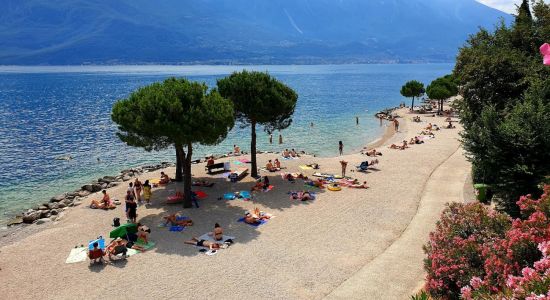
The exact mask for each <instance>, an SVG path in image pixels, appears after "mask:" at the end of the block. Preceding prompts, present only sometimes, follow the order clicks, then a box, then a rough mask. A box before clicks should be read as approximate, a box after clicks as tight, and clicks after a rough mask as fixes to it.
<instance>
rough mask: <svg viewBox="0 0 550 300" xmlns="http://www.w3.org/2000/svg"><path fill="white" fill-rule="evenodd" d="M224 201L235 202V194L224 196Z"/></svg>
mask: <svg viewBox="0 0 550 300" xmlns="http://www.w3.org/2000/svg"><path fill="white" fill-rule="evenodd" d="M223 199H225V200H233V199H235V194H233V193H227V194H223Z"/></svg>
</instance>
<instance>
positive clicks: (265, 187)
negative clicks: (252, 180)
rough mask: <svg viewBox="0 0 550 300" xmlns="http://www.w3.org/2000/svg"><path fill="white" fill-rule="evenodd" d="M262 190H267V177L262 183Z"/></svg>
mask: <svg viewBox="0 0 550 300" xmlns="http://www.w3.org/2000/svg"><path fill="white" fill-rule="evenodd" d="M262 188H263V189H264V190H267V189H268V188H269V177H267V176H264V182H263V186H262Z"/></svg>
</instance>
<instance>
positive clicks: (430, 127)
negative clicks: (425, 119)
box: [424, 123, 433, 130]
mask: <svg viewBox="0 0 550 300" xmlns="http://www.w3.org/2000/svg"><path fill="white" fill-rule="evenodd" d="M432 128H433V125H432V123H428V126H426V128H424V129H426V130H432Z"/></svg>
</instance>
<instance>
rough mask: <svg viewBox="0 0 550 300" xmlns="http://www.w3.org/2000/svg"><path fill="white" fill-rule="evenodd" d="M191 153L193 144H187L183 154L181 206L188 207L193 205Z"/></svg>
mask: <svg viewBox="0 0 550 300" xmlns="http://www.w3.org/2000/svg"><path fill="white" fill-rule="evenodd" d="M192 155H193V145H191V144H187V155H184V169H183V172H184V173H185V174H184V176H183V195H184V196H183V207H184V208H190V207H192V206H193V202H192V201H191V200H192V199H191V157H192Z"/></svg>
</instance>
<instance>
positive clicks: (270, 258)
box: [0, 110, 459, 299]
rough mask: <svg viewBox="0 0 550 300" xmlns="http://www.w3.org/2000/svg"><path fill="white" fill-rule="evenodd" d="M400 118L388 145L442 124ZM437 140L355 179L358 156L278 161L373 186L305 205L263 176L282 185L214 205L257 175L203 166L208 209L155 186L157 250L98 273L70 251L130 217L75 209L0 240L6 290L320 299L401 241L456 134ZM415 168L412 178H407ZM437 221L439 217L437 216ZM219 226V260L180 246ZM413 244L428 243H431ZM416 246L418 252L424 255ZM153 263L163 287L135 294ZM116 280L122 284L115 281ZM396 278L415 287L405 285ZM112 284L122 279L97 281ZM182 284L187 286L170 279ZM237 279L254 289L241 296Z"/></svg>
mask: <svg viewBox="0 0 550 300" xmlns="http://www.w3.org/2000/svg"><path fill="white" fill-rule="evenodd" d="M396 113H398V114H400V115H401V117H402V119H400V120H399V121H400V123H401V124H402V125H403V126H402V127H400V131H399V132H397V133H394V134H391V131H389V132H386V136H385V138H384V139H385V145H390V144H391V143H396V142H399V141H402V140H403V139H404V138H410V137H412V136H414V135H416V132H419V131H421V128H422V127H423V126H426V125H427V123H428V122H432V123H433V122H439V124H441V122H442V120H443V119H442V118H438V117H436V118H431V117H429V116H422V118H423V119H424V121H423V123H413V122H412V121H411V117H412V115H411V114H409V113H408V112H407V111H406V110H401V111H398V112H396ZM401 120H403V121H401ZM387 128H390V129H391V128H392V126H388V127H387ZM386 131H388V130H386ZM436 135H437V138H436V139H429V140H427V142H426V144H424V145H414V146H411V148H410V149H407V150H405V151H400V150H389V149H388V148H387V147H385V146H384V147H380V149H379V150H380V151H381V152H383V153H384V155H383V156H379V157H377V159H378V160H379V161H380V163H379V165H376V166H375V167H376V168H374V169H372V170H369V172H367V173H359V172H353V166H354V165H357V164H359V163H360V162H361V161H364V160H367V159H368V160H371V159H370V158H367V157H366V156H365V155H362V154H360V153H357V152H354V153H349V154H345V155H343V156H335V157H331V158H319V157H302V158H300V159H295V160H283V161H282V163H283V166H284V167H287V170H288V171H289V172H296V171H298V172H303V173H304V175H307V176H311V175H312V173H313V172H315V171H316V170H300V168H298V167H299V166H300V165H304V164H308V163H318V164H319V165H320V166H321V172H328V173H332V174H339V172H340V170H341V167H340V163H339V161H340V160H341V159H344V160H346V161H349V162H350V164H349V165H348V168H349V172H350V173H348V174H347V175H349V176H352V177H355V178H358V180H360V181H368V185H369V187H370V188H369V189H366V190H361V189H348V188H345V189H343V190H342V191H340V192H332V191H327V190H317V191H316V192H317V199H316V200H315V201H311V202H309V201H308V202H307V203H304V202H300V201H292V200H289V199H288V191H289V190H296V189H299V188H302V186H301V185H297V184H291V183H289V182H288V181H285V180H282V179H281V176H278V175H279V174H277V173H266V172H262V173H263V174H262V175H270V177H271V178H270V181H271V184H272V185H273V186H274V187H275V188H274V189H273V190H272V191H270V192H268V193H261V192H260V193H258V194H256V195H255V198H254V199H252V201H242V200H235V201H221V200H216V198H217V197H218V196H220V195H223V193H226V192H228V191H229V192H234V191H239V190H244V189H250V187H251V186H252V185H254V180H253V179H252V178H250V177H249V176H247V177H245V178H244V179H242V180H241V181H239V182H237V183H229V182H228V181H227V180H226V179H224V178H222V177H221V176H209V175H206V173H205V172H204V166H203V165H202V164H199V165H193V174H194V177H193V178H195V179H197V180H208V181H210V182H214V183H215V185H214V186H213V187H211V188H199V189H200V190H202V191H204V192H206V193H207V194H208V195H209V196H208V197H207V198H206V199H204V200H200V201H199V202H200V206H201V208H200V209H196V208H191V209H184V210H182V208H181V205H176V206H168V205H166V204H165V203H164V201H163V199H166V197H167V196H169V195H172V194H174V192H175V191H177V190H178V189H181V187H182V185H181V184H180V183H174V184H170V185H168V186H165V187H161V188H156V189H154V190H153V202H152V205H151V206H149V207H144V206H140V208H138V214H139V221H140V222H142V223H143V224H146V225H148V226H150V228H152V233H151V239H152V240H153V241H155V242H156V247H155V248H154V249H152V250H149V251H147V252H145V253H143V254H139V255H136V256H134V257H131V258H129V259H128V261H127V262H124V263H108V264H106V265H103V266H100V267H87V266H86V265H87V263H79V264H66V263H65V259H66V258H67V255H68V252H69V250H70V249H72V248H74V246H75V245H80V244H81V243H86V242H87V241H88V240H90V239H93V238H94V237H97V235H103V236H108V233H109V231H110V230H111V228H112V227H111V225H110V224H111V221H112V219H113V217H120V218H123V217H122V216H123V214H124V212H123V208H117V209H115V210H110V211H103V210H91V209H89V208H87V207H84V206H85V205H80V206H77V207H75V208H74V209H71V211H70V213H67V214H65V215H64V216H63V217H62V218H61V219H60V220H56V221H55V222H47V223H46V224H43V225H42V226H32V225H29V226H25V227H24V228H23V229H22V230H19V232H18V233H17V234H16V233H14V234H13V235H7V237H4V238H0V264H1V265H0V267H1V269H0V281H2V282H3V283H4V285H3V291H4V294H5V295H6V296H7V297H10V298H14V299H30V298H33V297H35V296H37V295H41V296H42V297H43V298H45V299H59V298H63V299H66V298H73V299H74V298H79V297H85V296H86V297H90V296H91V297H99V296H100V295H105V294H110V293H116V291H120V289H123V290H125V291H128V294H126V296H127V297H128V298H136V297H145V298H161V297H170V295H172V296H173V295H176V294H177V295H183V296H182V297H186V296H189V297H190V295H195V297H203V298H219V297H221V298H230V299H236V298H242V297H244V296H252V297H264V298H285V299H322V298H324V297H325V296H327V295H329V294H331V292H332V291H334V290H335V289H337V288H338V287H339V286H340V285H342V283H343V282H345V281H347V280H348V279H349V278H351V277H352V276H353V275H354V274H356V273H357V272H358V271H359V270H361V269H362V268H363V267H364V266H366V265H368V264H369V263H370V262H372V261H373V260H374V259H375V258H376V257H378V256H380V255H381V254H382V253H384V252H385V249H388V247H390V246H391V245H393V244H394V243H396V241H398V240H399V237H400V236H401V234H402V233H403V232H404V230H405V229H406V228H408V227H410V226H412V225H411V224H413V223H411V222H412V220H414V219H415V215H416V213H417V209H418V207H419V201H420V200H419V199H420V196H421V195H422V194H423V190H424V186H425V182H426V180H427V179H428V178H430V176H431V174H432V173H433V171H434V170H435V169H437V168H438V166H439V165H441V163H442V162H443V161H445V160H446V159H447V157H448V156H449V155H451V154H452V153H453V152H454V151H455V149H456V147H458V146H459V141H458V139H457V137H458V130H441V131H439V132H437V133H436ZM373 143H374V144H380V143H381V140H375V141H373V142H370V143H369V144H373ZM335 152H336V151H335ZM275 157H280V156H279V155H276V154H260V155H259V156H258V162H259V165H262V164H263V163H265V162H266V161H267V159H273V158H275ZM411 157H414V159H411ZM220 161H231V159H222V160H220ZM231 163H232V164H233V163H234V161H233V162H231ZM164 170H165V171H167V172H168V174H169V175H172V174H173V173H174V171H175V169H174V168H170V167H169V168H167V169H164ZM409 170H410V171H409ZM412 170H414V176H411V172H412ZM159 171H160V170H157V171H154V172H150V173H146V175H140V180H142V181H143V180H145V179H147V178H156V177H157V176H158V174H159ZM285 171H286V170H285ZM125 191H126V188H125V186H124V185H119V186H116V187H113V188H112V189H111V190H110V191H109V193H110V195H111V197H112V198H115V197H120V196H121V195H123V194H124V193H125ZM94 197H97V194H92V195H90V196H88V197H86V198H84V199H83V200H82V201H83V202H82V203H84V204H87V203H89V202H87V201H90V199H94ZM254 207H258V208H259V209H260V210H263V211H265V212H269V213H272V214H274V215H276V218H274V219H272V220H270V221H269V222H268V223H267V224H266V225H264V226H261V227H258V228H252V227H251V226H247V225H245V224H242V223H237V222H236V220H237V219H238V218H240V217H241V216H242V215H243V213H244V211H246V210H252V209H254ZM178 211H182V212H183V213H184V214H185V216H188V217H190V218H191V219H192V220H193V221H194V223H195V224H194V225H193V226H191V227H189V228H186V229H185V230H184V231H183V232H181V233H173V232H169V231H168V230H167V229H162V228H158V227H157V226H156V225H157V224H158V223H159V222H161V221H162V216H164V215H166V214H170V213H175V212H178ZM434 214H438V213H437V212H436V211H435V210H434ZM419 220H420V221H422V222H423V224H431V223H432V222H433V223H435V219H434V220H432V219H431V218H430V219H426V218H420V219H419ZM214 222H218V223H220V224H221V225H222V226H223V228H224V230H225V231H226V232H227V234H229V235H231V236H235V237H236V239H235V241H236V243H235V244H234V245H232V246H231V247H230V248H228V249H226V250H222V251H220V253H219V254H217V255H216V256H207V255H204V254H201V253H200V252H197V248H196V247H192V246H186V245H184V243H183V242H184V241H185V240H188V239H190V238H191V237H193V236H201V235H202V234H204V233H205V232H209V231H211V230H212V226H213V223H214ZM366 228H367V229H368V230H365V229H366ZM312 232H313V233H314V234H312ZM417 238H418V239H419V240H420V241H426V240H427V238H428V237H427V236H425V237H424V236H422V237H420V236H418V237H417ZM327 241H330V242H329V243H327ZM45 244H48V245H55V246H54V247H55V249H56V251H54V252H51V251H41V249H42V250H43V247H44V245H45ZM342 245H347V246H346V247H342ZM304 249H308V251H303V250H304ZM350 249H351V250H350ZM410 251H413V252H417V253H418V254H419V255H421V253H422V249H416V248H414V249H410ZM259 265H260V266H262V268H264V269H266V270H269V276H257V274H254V272H242V269H243V268H253V267H254V266H256V267H257V266H259ZM151 268H154V269H155V272H158V273H159V274H163V280H162V281H159V282H157V283H156V284H155V285H154V286H151V287H150V288H149V287H148V286H145V287H142V288H139V289H136V288H135V286H136V282H138V281H139V280H140V279H142V278H144V276H147V274H150V270H151ZM414 268H415V270H414V272H421V271H422V266H421V265H414ZM205 269H222V270H224V276H223V277H212V276H211V274H209V273H208V272H206V273H205V272H204V271H203V270H205ZM54 270H55V271H54ZM181 270H188V271H187V273H188V274H187V275H188V276H184V277H183V278H182V276H181ZM380 275H381V276H382V275H383V274H380ZM121 276H124V278H126V279H127V280H124V281H120V280H118V281H117V278H118V279H119V278H121ZM399 280H408V281H406V283H407V284H405V281H399ZM399 280H398V282H396V284H402V285H403V286H408V284H409V283H410V281H411V280H414V281H415V283H416V280H417V278H416V277H407V276H403V278H399ZM105 281H108V282H110V281H113V282H114V281H117V282H118V283H119V284H117V285H116V286H114V285H102V284H100V282H105ZM176 281H177V282H180V283H181V284H178V285H174V284H172V283H173V282H176ZM61 282H63V284H64V285H66V286H67V287H69V288H66V289H59V285H58V283H61ZM90 282H92V283H93V284H91V285H90ZM242 282H247V283H248V284H250V285H251V286H256V287H259V289H256V290H254V289H253V290H250V289H244V290H243V289H242ZM239 283H241V284H239ZM158 285H160V287H159V286H158ZM264 287H269V288H264ZM197 291H199V292H197ZM411 293H412V291H411ZM228 295H230V296H228Z"/></svg>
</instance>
